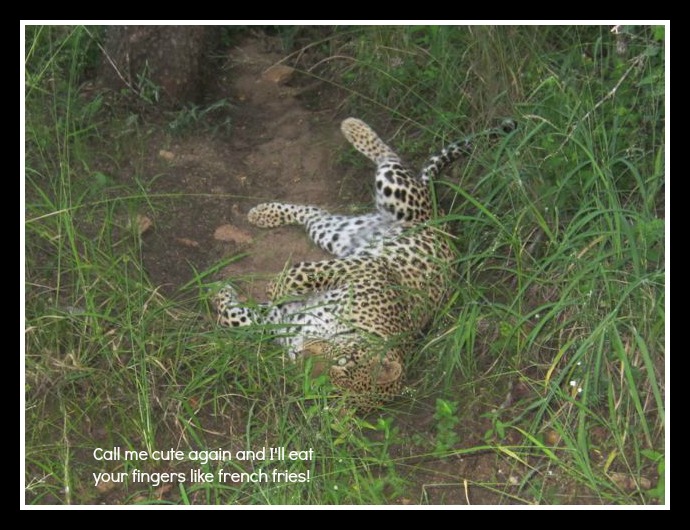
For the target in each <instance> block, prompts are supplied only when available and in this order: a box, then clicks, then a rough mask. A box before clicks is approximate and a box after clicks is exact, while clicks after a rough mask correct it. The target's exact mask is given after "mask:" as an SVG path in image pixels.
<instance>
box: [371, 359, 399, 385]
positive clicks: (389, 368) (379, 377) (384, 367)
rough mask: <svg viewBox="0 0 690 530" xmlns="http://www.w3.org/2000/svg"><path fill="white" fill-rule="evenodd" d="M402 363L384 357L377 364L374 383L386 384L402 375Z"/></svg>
mask: <svg viewBox="0 0 690 530" xmlns="http://www.w3.org/2000/svg"><path fill="white" fill-rule="evenodd" d="M402 373H403V369H402V365H401V364H400V363H399V362H398V361H389V360H387V359H384V360H383V361H381V364H379V366H378V369H377V372H376V384H377V385H387V384H390V383H392V382H394V381H397V380H398V379H400V377H401V376H402Z"/></svg>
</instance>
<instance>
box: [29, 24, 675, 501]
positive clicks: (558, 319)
mask: <svg viewBox="0 0 690 530" xmlns="http://www.w3.org/2000/svg"><path fill="white" fill-rule="evenodd" d="M96 35H97V34H96V33H95V32H94V31H93V30H89V29H86V28H81V27H75V28H63V27H36V28H27V30H26V49H25V57H26V74H25V78H26V89H25V99H26V105H25V108H26V121H25V123H26V138H25V148H26V171H25V179H24V182H25V202H26V207H25V227H24V237H25V270H24V275H25V289H24V296H25V300H24V302H25V307H24V312H25V335H24V337H25V364H24V373H25V379H24V382H25V395H24V411H23V414H24V433H23V434H24V437H25V491H24V494H25V498H26V502H27V503H28V504H88V503H106V504H107V503H136V504H146V503H152V504H156V503H179V504H390V503H403V502H405V503H407V502H411V503H425V502H439V499H447V502H454V501H455V502H458V498H457V497H452V496H450V495H449V494H447V495H448V496H446V497H444V496H440V497H439V496H438V492H439V491H447V492H450V491H451V490H453V489H457V488H460V489H461V490H462V489H463V484H462V481H463V478H467V479H469V481H470V486H469V487H470V490H471V489H472V488H475V489H478V488H483V489H484V490H487V491H490V492H491V493H492V494H493V495H494V497H493V498H494V499H498V502H503V503H530V504H532V503H534V504H552V503H553V504H556V503H605V504H657V503H663V502H664V501H665V499H664V495H665V489H664V476H663V471H664V462H665V445H666V444H665V408H664V407H665V381H664V373H665V371H664V366H665V329H666V317H665V298H664V296H665V295H664V293H665V262H664V255H665V242H664V235H665V221H664V215H665V203H664V180H665V166H664V160H665V155H664V149H665V134H666V132H665V127H664V118H665V115H664V109H665V105H664V65H665V63H664V46H665V44H664V36H663V28H658V27H654V28H651V27H642V26H639V27H625V28H622V35H621V36H616V35H613V34H612V33H611V32H610V31H609V28H608V27H546V28H522V27H491V28H489V27H470V28H456V27H415V28H413V27H406V28H385V27H368V28H356V27H350V28H341V29H340V30H338V31H333V33H328V35H327V37H325V38H323V39H322V41H321V44H320V46H319V47H318V48H319V54H317V55H316V58H317V59H318V61H319V62H318V63H317V64H318V67H315V68H313V69H311V70H310V72H311V74H312V75H313V76H315V77H320V78H322V79H326V80H328V81H329V82H330V83H333V84H334V85H336V86H339V87H341V88H343V89H345V90H346V94H348V98H347V102H346V104H347V106H348V108H349V109H350V113H351V114H353V115H358V116H361V117H363V118H364V119H366V120H367V121H370V122H371V123H372V124H377V129H381V132H382V136H383V137H385V138H391V139H392V142H393V143H394V144H395V145H396V146H397V147H398V148H399V150H400V151H401V152H403V153H406V155H408V156H407V158H408V159H409V160H410V161H412V162H415V163H421V162H422V161H423V160H424V158H425V156H427V154H429V153H431V152H432V151H434V150H435V149H436V146H439V145H440V144H442V143H444V142H446V141H451V140H453V139H455V138H456V137H461V136H463V135H465V134H469V133H470V132H473V131H478V130H480V129H482V128H484V127H486V126H487V125H494V124H495V122H496V120H498V119H499V118H502V117H505V116H510V117H513V118H515V119H516V120H517V121H518V123H519V129H518V131H516V132H515V133H513V134H511V135H509V136H508V137H506V138H504V139H501V140H499V141H498V142H494V143H489V142H486V143H484V142H479V143H478V145H477V149H476V151H475V153H474V155H473V156H472V157H471V158H470V159H469V160H467V161H466V163H462V164H459V166H458V169H454V170H453V171H451V172H450V173H449V174H448V175H447V176H446V178H445V179H443V180H442V181H440V182H438V183H437V184H436V186H435V191H436V193H437V195H438V197H439V199H440V200H441V201H442V203H443V205H444V208H445V211H446V212H447V213H446V220H447V221H448V222H449V223H450V225H451V226H452V227H453V232H454V234H456V238H455V243H456V245H457V247H458V249H459V251H460V252H459V258H458V260H457V271H458V278H459V280H458V284H457V289H456V291H455V292H454V293H452V294H451V296H450V297H449V300H448V301H447V303H446V305H445V306H444V308H443V310H442V311H441V314H440V315H438V317H437V318H436V320H435V323H434V326H433V329H432V330H430V332H429V334H428V336H427V337H426V338H425V339H424V340H423V341H420V349H419V352H418V353H417V354H416V355H414V356H413V358H412V360H411V370H410V391H409V393H408V394H407V395H406V396H403V397H401V398H400V400H398V401H397V402H394V403H391V404H390V405H388V406H386V407H384V408H382V410H381V411H380V412H378V413H375V414H373V415H370V416H366V417H357V416H352V415H349V414H347V413H343V411H342V410H339V409H338V407H337V406H336V405H334V404H333V402H332V401H331V400H329V399H328V396H329V393H330V390H329V383H328V381H326V380H325V379H324V378H316V379H313V378H311V377H309V375H308V374H309V373H310V369H309V367H308V366H307V367H302V366H299V365H293V364H291V363H285V362H284V361H283V360H282V355H281V352H280V350H279V349H278V348H277V347H276V346H275V345H274V344H273V343H272V342H270V340H269V339H268V337H267V336H266V335H265V334H262V333H260V332H259V333H256V332H252V333H250V332H236V333H234V334H233V335H232V341H229V340H228V332H227V331H225V330H217V329H216V328H215V326H214V325H213V318H212V309H211V308H210V306H209V305H208V301H207V287H208V285H207V284H208V283H209V277H210V272H212V271H199V273H198V275H197V278H196V280H195V281H193V282H191V283H190V284H189V285H188V286H186V288H184V289H183V290H182V291H181V292H180V293H179V296H177V297H176V298H175V299H174V300H173V299H170V298H168V297H166V296H164V295H162V294H161V293H160V291H159V289H158V286H156V285H153V284H151V282H150V280H149V278H148V277H147V275H146V273H145V271H144V268H143V265H142V253H143V252H144V250H143V247H142V241H141V236H140V234H139V231H138V229H137V224H136V218H137V215H138V214H145V213H146V212H147V211H151V210H153V211H155V210H157V209H162V208H165V207H166V205H168V204H170V202H171V201H172V202H174V201H184V200H185V197H183V196H180V197H157V196H155V195H152V194H150V193H149V191H148V190H149V185H150V179H151V178H152V177H148V176H145V175H144V174H143V172H142V173H140V174H136V175H134V177H133V179H132V180H131V182H126V183H122V182H117V181H115V180H114V179H113V178H112V177H111V176H109V175H106V174H104V173H102V172H101V170H99V168H100V167H101V166H100V164H99V160H100V158H99V157H103V156H105V157H108V158H109V160H110V163H111V164H115V165H117V164H120V163H123V162H122V160H123V159H124V158H127V157H128V158H133V159H134V163H133V166H134V167H135V168H136V167H138V166H139V165H143V158H144V157H145V156H146V155H145V153H143V152H141V151H140V149H141V148H138V147H137V146H138V145H140V144H143V140H144V139H145V138H146V135H147V134H150V128H148V127H142V126H140V124H139V122H137V121H136V120H134V121H133V120H128V119H127V116H116V118H115V119H114V120H113V119H111V118H110V115H109V114H107V111H106V110H105V107H107V105H105V103H104V100H103V99H102V98H101V97H100V96H99V97H95V98H83V97H80V89H79V87H80V86H81V84H82V82H83V77H84V76H85V75H87V72H89V69H92V68H93V67H94V61H96V60H97V55H98V53H97V47H95V45H94V40H93V38H94V36H96ZM289 36H290V42H294V43H295V44H296V45H297V44H298V43H299V42H300V38H299V37H300V33H299V31H295V30H291V31H289ZM310 37H312V36H311V35H310ZM312 38H313V37H312ZM623 40H624V41H625V43H626V46H627V51H626V52H625V54H622V55H619V54H618V53H617V52H616V47H617V46H620V43H621V42H623ZM324 54H325V55H324ZM300 57H301V56H300ZM296 66H298V67H300V68H302V67H304V69H305V70H307V67H306V66H304V65H302V64H297V65H296ZM223 105H225V103H223ZM193 110H194V109H193ZM197 111H198V109H196V110H194V112H191V111H189V110H188V111H187V114H184V113H182V114H181V115H180V123H182V122H184V126H185V127H192V128H193V127H194V124H195V122H196V120H197V118H198V116H197V114H199V112H201V113H203V111H199V112H197ZM189 116H191V118H190V119H188V118H189ZM386 132H388V134H384V133H386ZM138 149H139V150H138ZM137 160H139V162H138V161H137ZM153 178H155V177H153ZM218 268H220V265H218ZM507 395H509V396H510V399H506V396H507ZM420 416H424V417H426V418H427V423H423V424H422V423H420V422H419V421H418V420H419V417H420ZM115 446H119V447H122V448H123V450H124V449H130V450H137V451H142V450H143V451H148V452H151V451H154V450H166V449H169V448H174V449H180V450H182V451H185V452H188V451H190V450H203V449H218V448H222V449H227V450H231V451H233V452H236V451H239V450H256V449H260V448H262V447H273V446H282V447H286V448H287V449H288V450H308V449H313V450H314V454H315V458H314V459H313V460H309V461H287V462H280V463H276V462H274V463H268V462H260V461H255V462H245V461H240V460H233V461H230V462H227V461H226V462H215V461H211V462H208V463H205V464H202V463H196V462H191V461H189V459H185V460H183V461H179V462H170V463H168V462H160V461H159V462H157V461H153V460H148V461H129V462H123V461H118V462H107V461H104V462H98V461H96V460H95V459H94V458H93V449H94V448H95V447H102V448H112V447H115ZM476 455H483V458H484V461H488V460H487V459H492V460H491V461H492V462H494V464H495V469H496V470H497V471H496V473H495V474H494V476H492V477H490V478H475V479H473V477H472V476H470V475H463V476H462V477H459V476H457V475H454V474H453V473H452V472H451V471H445V472H444V471H442V470H439V468H438V467H434V464H435V463H438V462H441V463H442V464H443V463H447V465H448V466H449V467H448V469H449V470H452V469H454V468H453V467H452V466H455V465H457V462H459V459H461V458H463V457H467V458H469V457H472V456H476ZM135 468H136V469H138V470H141V471H144V472H148V473H160V472H184V473H188V472H189V470H190V469H191V468H195V469H201V470H203V471H204V472H209V473H214V474H215V473H217V472H218V470H219V469H221V468H222V469H224V470H226V471H229V472H230V471H237V472H240V471H251V470H252V469H254V470H256V469H258V468H263V469H269V470H272V469H277V470H280V471H288V472H293V473H306V471H309V472H310V477H311V480H310V481H309V482H306V483H298V484H294V483H293V484H285V483H274V482H269V483H242V484H221V483H218V482H217V481H216V482H213V483H210V484H201V483H199V484H192V483H189V482H185V483H173V484H168V485H166V484H159V485H156V486H154V485H147V484H142V483H135V482H133V481H132V480H131V479H130V480H128V481H127V482H126V483H125V484H124V485H119V484H118V485H104V486H101V487H95V486H94V481H93V475H92V474H93V473H99V472H102V471H107V472H121V473H128V477H131V476H132V472H133V470H134V469H135ZM498 470H500V473H499V471H498ZM432 472H433V474H432ZM430 477H433V478H430ZM506 477H509V478H506ZM458 481H460V482H459V483H458ZM420 492H421V493H420ZM430 492H432V493H430Z"/></svg>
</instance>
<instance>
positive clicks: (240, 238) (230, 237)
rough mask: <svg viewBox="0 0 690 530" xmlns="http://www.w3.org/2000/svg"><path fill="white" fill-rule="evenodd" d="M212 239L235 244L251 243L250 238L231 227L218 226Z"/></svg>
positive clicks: (245, 233) (241, 231) (243, 232)
mask: <svg viewBox="0 0 690 530" xmlns="http://www.w3.org/2000/svg"><path fill="white" fill-rule="evenodd" d="M213 237H214V238H215V239H217V240H218V241H232V242H234V243H237V244H244V243H251V242H252V236H250V235H249V234H248V233H247V232H245V231H243V230H240V229H239V228H237V227H236V226H233V225H221V226H219V227H218V228H216V231H215V232H214V233H213Z"/></svg>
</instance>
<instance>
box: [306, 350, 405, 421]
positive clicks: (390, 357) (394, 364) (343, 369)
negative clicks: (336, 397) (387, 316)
mask: <svg viewBox="0 0 690 530" xmlns="http://www.w3.org/2000/svg"><path fill="white" fill-rule="evenodd" d="M303 354H304V355H305V356H313V357H315V362H314V366H315V370H314V375H319V374H320V373H323V372H324V371H325V370H326V369H327V370H328V375H329V377H330V379H331V382H332V383H333V385H334V386H336V387H337V388H338V389H339V390H340V391H341V393H342V394H343V395H344V396H345V397H346V398H347V400H348V402H349V403H351V404H353V405H354V406H356V407H357V408H360V409H367V408H371V407H372V406H375V405H377V404H380V403H381V402H382V401H384V400H388V399H391V398H393V397H395V396H396V395H398V394H400V391H401V389H402V386H403V381H404V367H403V361H402V359H403V356H402V349H401V348H399V346H396V345H390V344H386V343H385V342H383V341H375V342H373V343H372V341H369V340H365V339H361V338H357V337H352V338H351V337H348V338H347V339H345V340H338V341H332V340H331V341H325V340H317V341H312V342H310V343H309V344H307V345H306V346H305V350H304V351H303Z"/></svg>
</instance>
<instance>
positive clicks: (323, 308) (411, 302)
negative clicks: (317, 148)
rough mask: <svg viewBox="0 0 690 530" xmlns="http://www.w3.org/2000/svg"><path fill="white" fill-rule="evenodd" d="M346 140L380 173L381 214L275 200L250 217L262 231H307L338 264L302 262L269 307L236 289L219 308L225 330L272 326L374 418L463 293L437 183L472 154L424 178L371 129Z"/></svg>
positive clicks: (442, 162) (271, 291)
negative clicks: (432, 327)
mask: <svg viewBox="0 0 690 530" xmlns="http://www.w3.org/2000/svg"><path fill="white" fill-rule="evenodd" d="M340 129H341V132H342V133H343V135H344V137H345V138H346V139H347V140H348V141H349V143H350V144H351V145H352V146H353V147H354V148H355V149H356V150H357V151H359V152H360V153H361V154H363V155H364V156H366V157H367V158H368V159H370V160H371V161H372V162H373V163H374V164H375V166H376V170H375V173H374V190H375V191H374V193H375V204H376V208H375V210H374V211H372V212H368V213H363V214H357V215H345V214H339V213H330V212H329V211H327V210H325V209H323V208H321V207H318V206H313V205H301V204H294V203H283V202H266V203H261V204H259V205H257V206H255V207H253V208H252V209H251V210H250V211H249V212H248V214H247V220H248V221H249V223H250V224H252V225H255V226H256V227H259V228H275V227H280V226H285V225H300V226H302V227H304V229H305V231H306V233H307V234H308V236H309V238H310V239H311V240H312V241H313V242H314V243H315V244H316V245H317V246H318V247H320V248H321V249H323V250H324V251H326V252H328V253H329V254H331V255H332V256H333V257H332V258H329V259H325V260H320V261H305V262H300V263H296V264H294V265H292V266H290V267H289V268H287V270H286V271H284V272H283V273H282V274H280V275H278V276H277V277H276V278H275V279H274V280H273V281H272V282H271V284H270V286H269V287H268V290H267V296H268V302H266V303H264V304H259V305H254V306H252V305H250V304H247V303H246V302H242V301H241V300H240V296H239V295H238V292H237V291H236V290H235V288H234V287H233V286H232V284H231V283H228V284H226V285H224V286H223V287H222V288H221V289H220V290H219V291H218V292H217V294H216V296H215V299H214V302H215V307H216V310H217V321H218V323H219V324H220V325H221V326H225V327H230V328H238V327H245V326H255V325H264V326H265V325H267V324H268V325H270V326H268V327H269V329H270V330H271V333H272V334H273V338H274V339H275V340H276V341H277V342H278V343H279V344H280V345H281V346H282V347H283V348H284V349H285V351H286V353H287V356H288V357H289V359H291V360H293V361H297V360H304V359H306V358H308V357H313V358H315V359H318V363H319V364H318V365H319V366H320V367H321V369H320V371H321V372H326V373H327V375H328V377H329V378H330V380H331V383H332V384H333V387H334V388H335V389H336V391H337V392H338V394H341V395H345V396H348V398H349V399H348V403H349V404H351V405H352V406H354V407H355V408H359V409H363V410H369V409H371V408H372V407H375V406H376V405H378V404H381V403H383V402H384V401H389V400H391V399H393V398H394V397H396V396H398V395H399V394H400V393H401V390H402V388H403V385H404V382H405V372H406V370H405V368H406V360H407V359H408V358H409V356H410V354H411V353H412V352H413V351H414V349H415V344H417V343H418V339H417V337H418V336H419V333H421V332H423V331H424V329H425V328H426V326H427V325H428V324H429V322H430V321H431V319H432V318H433V317H434V315H435V313H436V312H437V311H438V309H439V307H440V306H441V305H442V303H443V301H444V300H445V299H446V297H447V295H448V293H449V291H450V290H451V289H452V288H453V283H454V282H453V278H454V272H453V263H454V262H455V261H456V260H457V251H456V248H455V245H454V244H453V241H452V237H451V235H450V234H449V232H448V230H447V226H446V225H445V224H444V223H443V222H441V221H440V220H439V218H440V217H441V216H442V212H441V211H440V210H439V208H438V207H437V206H436V205H435V202H434V200H433V195H432V193H433V192H432V180H433V179H435V178H436V177H437V176H438V175H439V174H440V173H441V172H442V171H443V170H444V168H446V167H447V166H448V165H449V164H450V163H452V162H453V161H455V160H457V159H459V158H460V157H462V156H463V155H466V154H468V153H470V152H471V149H472V142H471V141H470V140H469V139H464V140H461V141H458V142H455V143H452V144H450V145H448V146H447V147H445V148H443V149H442V150H441V151H440V153H438V154H436V155H433V156H431V157H430V158H429V159H428V160H427V161H426V163H425V164H424V165H423V166H422V169H421V170H420V171H419V172H417V173H415V172H414V171H413V170H411V169H410V168H409V166H408V165H407V164H405V163H404V162H403V161H402V159H401V157H400V156H399V155H398V154H397V153H396V152H395V151H394V150H393V149H392V148H391V147H389V146H388V144H386V143H385V142H384V141H383V140H382V139H381V138H380V137H379V135H378V134H377V133H376V132H375V131H374V130H373V129H372V128H371V127H370V126H369V125H368V124H367V123H365V122H364V121H362V120H360V119H358V118H352V117H350V118H347V119H345V120H343V121H342V122H341V127H340Z"/></svg>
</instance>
